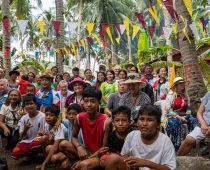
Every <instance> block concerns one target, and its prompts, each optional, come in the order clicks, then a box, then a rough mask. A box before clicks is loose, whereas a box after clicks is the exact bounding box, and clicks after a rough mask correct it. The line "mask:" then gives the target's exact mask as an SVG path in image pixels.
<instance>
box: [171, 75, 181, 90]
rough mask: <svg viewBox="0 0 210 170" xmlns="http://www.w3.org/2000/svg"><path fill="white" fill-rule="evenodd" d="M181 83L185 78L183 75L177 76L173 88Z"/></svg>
mask: <svg viewBox="0 0 210 170" xmlns="http://www.w3.org/2000/svg"><path fill="white" fill-rule="evenodd" d="M179 83H184V79H183V78H182V77H176V78H175V79H174V81H173V85H172V88H173V87H174V86H175V85H177V84H179Z"/></svg>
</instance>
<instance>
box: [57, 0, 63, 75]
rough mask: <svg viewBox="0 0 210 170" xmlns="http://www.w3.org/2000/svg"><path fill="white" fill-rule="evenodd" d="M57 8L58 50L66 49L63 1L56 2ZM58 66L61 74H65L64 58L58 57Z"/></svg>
mask: <svg viewBox="0 0 210 170" xmlns="http://www.w3.org/2000/svg"><path fill="white" fill-rule="evenodd" d="M55 7H56V20H57V21H60V30H59V35H58V36H57V41H56V48H58V49H63V48H64V17H63V15H64V11H63V0H55ZM56 66H57V67H58V69H59V72H60V73H63V56H56Z"/></svg>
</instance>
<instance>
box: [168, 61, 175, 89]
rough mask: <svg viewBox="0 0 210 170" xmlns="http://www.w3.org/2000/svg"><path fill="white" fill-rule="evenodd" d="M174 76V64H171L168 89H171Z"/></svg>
mask: <svg viewBox="0 0 210 170" xmlns="http://www.w3.org/2000/svg"><path fill="white" fill-rule="evenodd" d="M175 77H176V71H175V66H174V64H173V66H172V70H171V75H170V86H169V87H170V89H171V87H172V85H173V81H174V79H175Z"/></svg>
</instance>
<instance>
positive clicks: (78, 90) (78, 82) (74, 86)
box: [65, 77, 87, 109]
mask: <svg viewBox="0 0 210 170" xmlns="http://www.w3.org/2000/svg"><path fill="white" fill-rule="evenodd" d="M86 87H87V85H86V83H85V82H84V81H83V80H82V79H81V78H79V77H77V78H74V80H72V81H71V83H70V84H69V85H68V88H69V90H70V91H73V94H71V95H69V96H68V97H67V98H66V102H65V108H66V109H67V108H68V106H69V105H70V104H71V103H76V104H79V105H80V106H81V107H82V105H83V98H82V92H83V90H84V88H86Z"/></svg>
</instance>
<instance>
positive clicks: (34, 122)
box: [18, 112, 45, 143]
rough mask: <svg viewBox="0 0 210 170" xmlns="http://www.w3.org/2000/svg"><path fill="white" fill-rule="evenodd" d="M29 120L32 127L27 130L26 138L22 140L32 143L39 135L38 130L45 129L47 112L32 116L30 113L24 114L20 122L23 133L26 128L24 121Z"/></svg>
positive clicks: (20, 129) (20, 130)
mask: <svg viewBox="0 0 210 170" xmlns="http://www.w3.org/2000/svg"><path fill="white" fill-rule="evenodd" d="M27 121H29V122H30V124H31V128H30V129H28V131H27V137H26V139H24V140H22V141H21V142H25V143H30V142H32V140H33V139H34V138H36V137H38V131H39V130H44V126H45V114H44V113H42V112H39V113H38V114H37V115H36V116H35V117H33V118H31V117H29V115H28V114H26V115H24V116H23V117H22V118H21V119H20V120H19V122H18V126H19V132H20V133H22V132H23V130H24V122H27Z"/></svg>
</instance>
